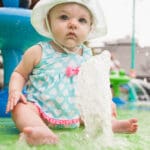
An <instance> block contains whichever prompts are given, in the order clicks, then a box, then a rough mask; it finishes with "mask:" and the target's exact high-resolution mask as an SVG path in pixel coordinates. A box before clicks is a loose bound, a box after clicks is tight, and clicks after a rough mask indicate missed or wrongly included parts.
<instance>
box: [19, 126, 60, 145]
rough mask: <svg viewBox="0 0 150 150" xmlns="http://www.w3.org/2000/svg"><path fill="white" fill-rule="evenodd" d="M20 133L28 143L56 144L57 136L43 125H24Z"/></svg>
mask: <svg viewBox="0 0 150 150" xmlns="http://www.w3.org/2000/svg"><path fill="white" fill-rule="evenodd" d="M22 134H24V138H25V140H26V142H27V143H28V144H30V145H43V144H57V142H58V137H57V136H56V135H55V134H54V133H53V132H52V131H51V130H50V129H47V128H45V127H26V128H24V130H23V133H22Z"/></svg>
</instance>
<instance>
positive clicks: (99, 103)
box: [76, 51, 113, 143]
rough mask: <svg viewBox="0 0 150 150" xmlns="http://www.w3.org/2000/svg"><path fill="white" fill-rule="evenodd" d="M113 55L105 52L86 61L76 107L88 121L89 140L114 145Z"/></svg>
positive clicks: (82, 68) (78, 80)
mask: <svg viewBox="0 0 150 150" xmlns="http://www.w3.org/2000/svg"><path fill="white" fill-rule="evenodd" d="M109 71H110V53H109V52H108V51H104V52H103V53H101V54H100V55H96V56H93V57H92V58H91V59H90V60H88V61H87V62H85V63H84V64H83V65H82V66H81V68H80V72H79V74H78V78H77V88H76V94H77V100H76V101H77V104H78V105H79V108H80V112H81V116H82V118H83V120H84V122H85V133H86V137H88V138H93V137H94V138H99V137H100V135H101V137H102V138H101V139H103V142H105V143H112V136H113V133H112V126H111V99H112V95H111V90H110V82H109Z"/></svg>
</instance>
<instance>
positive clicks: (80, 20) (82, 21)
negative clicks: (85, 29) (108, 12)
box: [79, 18, 87, 23]
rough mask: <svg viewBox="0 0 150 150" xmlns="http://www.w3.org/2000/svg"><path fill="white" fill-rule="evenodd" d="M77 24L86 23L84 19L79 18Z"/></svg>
mask: <svg viewBox="0 0 150 150" xmlns="http://www.w3.org/2000/svg"><path fill="white" fill-rule="evenodd" d="M79 22H81V23H87V20H86V19H85V18H80V19H79Z"/></svg>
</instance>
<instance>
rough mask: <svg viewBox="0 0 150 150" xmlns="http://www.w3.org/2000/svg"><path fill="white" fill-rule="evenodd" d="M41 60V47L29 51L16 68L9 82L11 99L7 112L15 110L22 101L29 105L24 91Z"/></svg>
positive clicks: (34, 47) (9, 98)
mask: <svg viewBox="0 0 150 150" xmlns="http://www.w3.org/2000/svg"><path fill="white" fill-rule="evenodd" d="M40 58H41V47H40V46H39V45H36V46H33V47H31V48H30V49H28V50H27V51H26V52H25V54H24V56H23V58H22V60H21V62H20V63H19V65H18V66H17V67H16V68H15V70H14V72H13V73H12V75H11V78H10V82H9V97H8V103H7V108H6V112H9V111H11V110H13V108H14V106H15V105H16V104H17V103H18V101H21V102H23V103H27V101H26V98H25V96H24V95H23V94H22V89H23V87H24V85H25V83H26V81H27V80H28V76H29V74H30V73H31V71H32V69H33V67H34V66H35V65H36V64H38V63H39V61H40Z"/></svg>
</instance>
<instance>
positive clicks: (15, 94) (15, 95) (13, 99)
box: [6, 91, 27, 113]
mask: <svg viewBox="0 0 150 150" xmlns="http://www.w3.org/2000/svg"><path fill="white" fill-rule="evenodd" d="M19 101H20V102H23V103H25V104H26V103H27V100H26V98H25V96H24V95H23V94H22V93H21V92H19V91H12V92H10V93H9V97H8V103H7V107H6V113H8V112H9V111H12V110H13V109H14V107H15V106H16V105H17V103H18V102H19Z"/></svg>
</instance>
